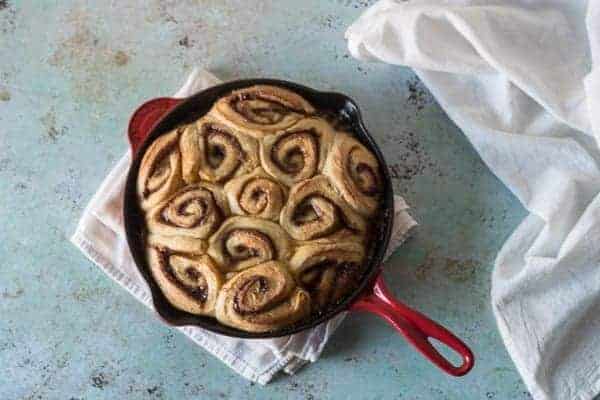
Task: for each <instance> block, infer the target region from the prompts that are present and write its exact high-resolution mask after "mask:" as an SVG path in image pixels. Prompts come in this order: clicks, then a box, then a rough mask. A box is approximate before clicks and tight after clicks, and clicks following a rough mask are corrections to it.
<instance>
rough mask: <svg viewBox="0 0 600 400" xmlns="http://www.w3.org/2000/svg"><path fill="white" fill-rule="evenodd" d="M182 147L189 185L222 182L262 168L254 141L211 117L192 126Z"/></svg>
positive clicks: (256, 144)
mask: <svg viewBox="0 0 600 400" xmlns="http://www.w3.org/2000/svg"><path fill="white" fill-rule="evenodd" d="M180 146H181V152H182V174H183V179H184V180H185V181H186V182H188V183H193V182H197V181H199V180H205V181H209V182H223V181H225V180H227V179H229V178H231V177H233V176H235V175H238V174H243V173H246V172H250V171H252V170H253V169H254V168H256V167H257V166H258V165H259V160H258V143H257V142H256V140H255V139H253V138H251V137H248V136H246V135H243V134H241V133H239V132H238V131H237V130H236V129H234V128H231V127H228V126H225V125H224V124H222V123H220V122H217V121H216V120H215V119H214V118H210V117H204V118H201V119H200V120H199V121H197V122H196V123H194V124H191V125H189V126H188V127H187V128H186V129H185V130H184V131H183V133H182V134H181V139H180Z"/></svg>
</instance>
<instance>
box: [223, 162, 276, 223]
mask: <svg viewBox="0 0 600 400" xmlns="http://www.w3.org/2000/svg"><path fill="white" fill-rule="evenodd" d="M224 190H225V195H226V196H227V201H229V207H230V209H231V212H232V213H233V214H237V215H248V216H252V217H257V218H264V219H269V220H272V221H277V220H278V219H279V214H280V212H281V208H282V207H283V205H284V203H285V200H286V192H287V190H286V189H285V188H284V187H283V186H282V185H280V184H279V183H278V182H277V180H275V179H273V178H272V177H271V176H269V175H267V174H266V173H265V172H264V171H263V169H262V168H257V169H256V170H254V171H252V172H251V173H249V174H246V175H242V176H238V177H237V178H234V179H232V180H230V181H229V182H227V183H226V184H225V188H224Z"/></svg>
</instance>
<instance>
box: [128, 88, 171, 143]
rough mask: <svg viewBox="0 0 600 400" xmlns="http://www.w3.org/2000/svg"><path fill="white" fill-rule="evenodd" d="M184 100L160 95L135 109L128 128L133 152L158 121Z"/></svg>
mask: <svg viewBox="0 0 600 400" xmlns="http://www.w3.org/2000/svg"><path fill="white" fill-rule="evenodd" d="M182 101H183V99H174V98H171V97H159V98H156V99H152V100H149V101H147V102H145V103H144V104H142V105H141V106H139V107H138V109H137V110H135V111H134V113H133V114H132V115H131V118H130V119H129V127H128V128H127V137H128V138H129V145H130V146H131V153H132V154H135V152H136V151H137V150H138V148H139V147H140V146H141V144H142V143H143V142H144V139H146V136H148V134H149V133H150V132H151V131H152V128H154V126H155V125H156V124H157V123H158V121H160V119H161V118H162V117H163V116H164V115H165V114H166V113H167V112H168V111H170V110H171V109H172V108H173V107H175V106H176V105H177V104H179V103H181V102H182Z"/></svg>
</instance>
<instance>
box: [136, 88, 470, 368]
mask: <svg viewBox="0 0 600 400" xmlns="http://www.w3.org/2000/svg"><path fill="white" fill-rule="evenodd" d="M256 84H267V85H275V86H281V87H285V88H288V89H290V90H292V91H295V92H297V93H299V94H300V95H301V96H303V97H305V98H306V99H307V100H308V101H310V102H311V103H312V104H313V105H314V106H315V107H316V108H317V109H320V110H326V111H328V112H330V113H333V114H335V115H336V116H337V117H338V118H340V119H341V120H343V121H344V123H345V124H347V125H349V126H350V127H351V129H352V131H353V133H354V135H355V136H356V137H357V138H358V139H359V140H360V141H361V142H362V143H363V144H364V145H365V146H367V148H369V149H370V150H371V151H372V152H373V154H375V156H376V157H377V158H378V160H379V163H380V165H381V167H382V168H381V169H382V174H383V178H384V196H383V199H382V207H381V210H380V212H379V214H378V216H377V218H378V221H377V224H376V226H377V232H376V236H377V240H374V241H373V246H372V248H371V249H369V255H368V257H367V261H366V268H365V273H364V276H363V278H362V279H361V282H360V284H359V286H358V287H357V289H356V290H355V291H354V292H353V293H351V294H350V295H349V296H348V297H347V298H345V299H344V300H343V301H342V302H340V303H339V304H336V305H335V306H333V307H331V308H330V309H329V310H327V311H326V312H323V313H321V314H318V315H315V316H313V317H311V318H310V319H307V320H305V321H301V322H300V323H298V324H295V325H293V326H290V327H287V328H285V329H282V330H279V331H276V332H267V333H251V332H245V331H242V330H239V329H235V328H231V327H228V326H225V325H222V324H220V323H219V322H217V320H215V319H213V318H208V317H201V316H196V315H192V314H188V313H186V312H183V311H180V310H177V309H176V308H174V307H173V306H171V305H170V304H169V302H168V301H167V300H166V298H165V297H164V295H163V294H162V292H161V291H160V289H159V288H158V286H157V284H156V283H155V282H154V280H153V279H152V278H151V276H150V271H149V268H148V265H147V263H146V259H145V253H144V230H145V229H144V222H143V221H144V219H143V214H142V212H141V210H140V208H139V207H138V204H137V199H136V180H137V175H138V169H139V166H140V162H141V159H142V156H143V154H144V152H145V151H146V149H147V147H148V146H149V145H150V143H152V141H154V139H156V138H157V137H158V136H160V135H161V134H163V133H166V132H167V131H169V130H171V129H173V128H175V127H176V126H177V125H179V124H181V123H182V122H186V121H192V120H195V119H197V118H199V117H200V116H202V115H203V114H205V113H206V112H207V111H208V110H209V108H210V107H211V106H212V104H213V103H214V102H215V101H216V100H217V99H218V98H219V97H221V96H223V95H225V94H227V93H229V92H231V91H232V90H235V89H240V88H243V87H248V86H252V85H256ZM128 133H129V141H130V144H131V149H132V154H133V162H132V164H131V167H130V170H129V175H128V177H127V183H126V188H125V197H124V221H125V232H126V234H127V241H128V243H129V247H130V249H131V254H132V255H133V258H134V260H135V262H136V265H137V266H138V269H139V270H140V273H141V274H142V276H143V277H144V279H145V280H146V281H147V282H148V285H149V287H150V290H151V292H152V299H153V302H154V306H155V308H156V311H157V312H158V314H159V316H160V317H161V318H162V319H163V320H164V321H165V322H166V323H168V324H170V325H173V326H182V325H194V326H199V327H202V328H204V329H208V330H210V331H212V332H215V333H218V334H221V335H227V336H233V337H240V338H248V339H252V338H273V337H279V336H284V335H290V334H293V333H297V332H300V331H302V330H304V329H310V328H312V327H314V326H316V325H318V324H321V323H323V322H325V321H327V320H329V319H330V318H332V317H334V316H335V315H337V314H339V313H340V312H342V311H368V312H371V313H374V314H376V315H379V316H380V317H381V318H383V319H384V320H386V321H387V322H388V323H390V325H392V326H393V327H394V329H396V331H398V332H399V333H400V334H401V335H403V336H404V337H405V338H406V339H407V340H408V341H409V342H410V343H411V344H412V345H413V346H415V347H416V349H417V350H418V351H419V352H421V354H423V355H424V356H425V357H426V358H428V359H429V360H430V361H431V362H433V363H434V364H435V365H437V366H438V367H439V368H441V369H442V370H444V371H445V372H447V373H448V374H451V375H454V376H462V375H464V374H466V373H467V372H469V371H470V370H471V368H472V367H473V363H474V358H473V353H472V352H471V350H470V349H469V348H468V347H467V346H466V345H465V344H464V343H463V342H462V341H461V340H460V339H458V338H457V337H456V336H454V335H453V334H452V333H451V332H450V331H448V330H447V329H446V328H444V327H442V326H441V325H439V324H437V323H436V322H434V321H432V320H431V319H429V318H427V317H426V316H424V315H423V314H421V313H419V312H417V311H415V310H413V309H411V308H409V307H407V306H406V305H404V304H402V303H401V302H399V301H397V300H396V299H394V297H393V296H392V295H391V293H390V292H389V290H388V288H387V287H386V285H385V283H384V281H383V277H382V274H381V263H382V261H383V256H384V254H385V250H386V248H387V246H388V242H389V239H390V233H391V228H392V223H393V216H394V210H393V206H394V204H393V190H392V183H391V180H390V175H389V171H388V168H387V165H386V163H385V160H384V159H383V156H382V154H381V152H380V150H379V148H378V147H377V145H376V143H375V141H374V140H373V138H372V137H371V135H370V134H369V133H368V131H367V129H366V128H365V126H364V125H363V122H362V119H361V116H360V112H359V109H358V107H357V105H356V103H355V102H354V101H353V100H352V99H350V98H349V97H347V96H345V95H342V94H339V93H331V92H319V91H316V90H313V89H310V88H308V87H305V86H301V85H298V84H296V83H292V82H288V81H281V80H272V79H249V80H239V81H232V82H227V83H224V84H222V85H218V86H214V87H212V88H209V89H207V90H204V91H202V92H200V93H197V94H195V95H193V96H190V97H188V98H185V99H173V98H165V97H163V98H157V99H154V100H150V101H148V102H146V103H144V104H143V105H142V106H140V107H139V108H138V109H137V110H136V111H135V112H134V114H133V116H132V117H131V121H130V123H129V132H128ZM430 338H433V339H437V340H438V341H440V342H442V343H443V344H445V345H446V346H448V347H450V348H451V349H453V350H454V351H455V352H457V353H458V354H459V355H460V357H461V364H460V365H458V366H455V365H453V364H451V363H450V362H449V361H448V360H447V359H446V358H444V356H442V355H441V354H440V353H439V352H438V351H437V350H436V349H435V348H434V347H433V346H432V344H431V342H430V340H429V339H430Z"/></svg>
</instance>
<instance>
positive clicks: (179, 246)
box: [146, 233, 208, 255]
mask: <svg viewBox="0 0 600 400" xmlns="http://www.w3.org/2000/svg"><path fill="white" fill-rule="evenodd" d="M146 242H147V243H148V245H150V246H154V247H167V248H169V249H170V250H172V251H174V252H177V253H184V254H192V255H202V254H205V253H206V250H207V249H208V241H207V240H203V239H197V238H193V237H188V236H163V235H157V234H152V233H151V234H149V235H148V237H147V238H146Z"/></svg>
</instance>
